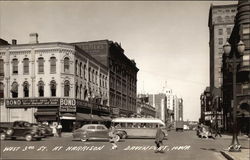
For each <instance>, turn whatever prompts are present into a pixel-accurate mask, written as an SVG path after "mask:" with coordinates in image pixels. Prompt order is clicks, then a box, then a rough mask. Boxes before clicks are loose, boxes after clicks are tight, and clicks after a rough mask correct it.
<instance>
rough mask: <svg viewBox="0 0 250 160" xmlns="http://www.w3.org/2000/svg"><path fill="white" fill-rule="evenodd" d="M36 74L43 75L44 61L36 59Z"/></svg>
mask: <svg viewBox="0 0 250 160" xmlns="http://www.w3.org/2000/svg"><path fill="white" fill-rule="evenodd" d="M38 73H44V59H43V58H42V57H40V58H38Z"/></svg>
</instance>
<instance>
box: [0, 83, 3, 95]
mask: <svg viewBox="0 0 250 160" xmlns="http://www.w3.org/2000/svg"><path fill="white" fill-rule="evenodd" d="M0 98H4V85H3V83H2V82H0Z"/></svg>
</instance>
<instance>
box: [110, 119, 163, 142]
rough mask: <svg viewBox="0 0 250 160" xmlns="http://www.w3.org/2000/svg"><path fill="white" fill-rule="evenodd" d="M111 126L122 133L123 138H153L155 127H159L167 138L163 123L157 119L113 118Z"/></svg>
mask: <svg viewBox="0 0 250 160" xmlns="http://www.w3.org/2000/svg"><path fill="white" fill-rule="evenodd" d="M111 123H112V126H114V127H115V129H116V130H117V131H120V132H123V133H124V134H125V135H124V136H123V138H155V135H156V131H157V127H161V128H162V129H163V131H164V133H165V137H166V136H167V129H166V126H165V123H164V122H163V121H162V120H160V119H157V118H114V119H112V121H111Z"/></svg>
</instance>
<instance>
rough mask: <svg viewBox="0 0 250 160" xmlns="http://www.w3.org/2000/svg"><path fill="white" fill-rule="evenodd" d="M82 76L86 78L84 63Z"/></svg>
mask: <svg viewBox="0 0 250 160" xmlns="http://www.w3.org/2000/svg"><path fill="white" fill-rule="evenodd" d="M83 78H84V79H86V65H85V64H84V65H83Z"/></svg>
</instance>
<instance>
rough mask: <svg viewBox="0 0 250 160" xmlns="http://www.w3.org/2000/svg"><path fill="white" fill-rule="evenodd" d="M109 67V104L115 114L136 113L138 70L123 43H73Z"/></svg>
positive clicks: (128, 114)
mask: <svg viewBox="0 0 250 160" xmlns="http://www.w3.org/2000/svg"><path fill="white" fill-rule="evenodd" d="M73 44H74V45H76V46H78V47H79V48H81V49H82V50H84V51H86V52H87V53H89V54H90V55H91V56H93V57H94V58H95V59H97V60H98V61H99V62H101V63H102V64H103V65H104V66H106V67H107V68H108V76H109V97H110V101H109V106H110V107H111V108H112V114H113V116H124V117H129V116H131V115H133V114H135V113H136V90H137V87H136V83H137V72H138V71H139V69H138V68H137V67H136V63H135V61H134V60H130V59H129V58H127V57H126V55H125V54H124V50H123V49H122V47H121V45H119V44H118V43H116V42H113V41H109V40H99V41H89V42H77V43H73Z"/></svg>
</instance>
